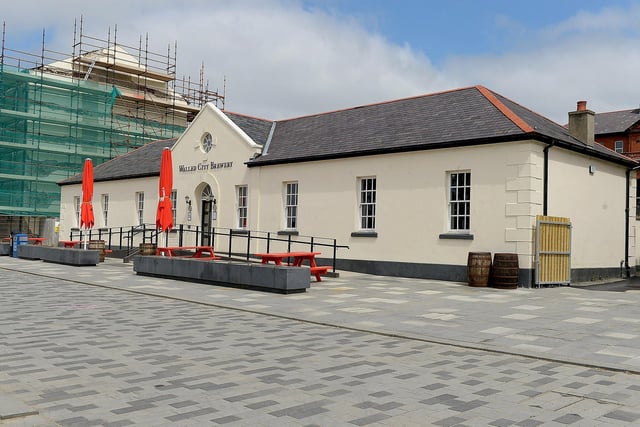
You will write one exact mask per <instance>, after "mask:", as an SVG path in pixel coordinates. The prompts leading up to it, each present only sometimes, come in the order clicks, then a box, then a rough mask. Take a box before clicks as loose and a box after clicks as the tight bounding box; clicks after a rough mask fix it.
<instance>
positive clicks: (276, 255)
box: [255, 252, 330, 282]
mask: <svg viewBox="0 0 640 427" xmlns="http://www.w3.org/2000/svg"><path fill="white" fill-rule="evenodd" d="M321 253H322V252H269V253H264V254H255V255H256V256H257V257H260V258H261V259H262V263H263V264H268V263H269V261H272V262H273V263H275V264H276V265H282V261H283V260H285V259H291V258H293V261H290V262H289V263H288V264H287V265H290V266H293V267H301V266H302V263H303V262H304V261H309V269H310V271H311V275H313V276H315V277H316V281H318V282H321V281H322V279H321V278H320V275H322V274H327V272H328V271H329V268H330V267H328V266H324V265H320V266H319V265H316V255H320V254H321Z"/></svg>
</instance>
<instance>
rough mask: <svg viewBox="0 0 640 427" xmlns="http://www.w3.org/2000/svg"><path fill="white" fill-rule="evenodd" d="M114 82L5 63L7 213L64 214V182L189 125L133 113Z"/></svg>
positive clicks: (0, 181) (0, 126) (0, 201)
mask: <svg viewBox="0 0 640 427" xmlns="http://www.w3.org/2000/svg"><path fill="white" fill-rule="evenodd" d="M121 96H122V94H121V92H120V91H119V90H118V88H117V87H115V86H113V85H107V84H100V83H96V82H91V81H84V80H80V79H75V78H71V77H66V76H55V75H48V74H45V73H42V72H39V71H36V70H25V69H19V68H15V67H9V66H6V65H1V64H0V214H6V215H27V216H54V217H55V216H59V212H60V188H59V186H58V185H57V184H56V183H57V182H59V181H61V180H63V179H65V178H68V177H70V176H73V175H75V174H78V173H80V172H81V171H82V166H83V162H84V159H85V158H87V157H89V158H91V159H92V160H93V162H94V165H98V164H100V163H103V162H105V161H107V160H109V159H111V158H113V157H116V156H118V155H121V154H124V153H126V152H127V151H130V150H132V149H134V148H137V147H139V146H141V145H144V144H145V143H147V142H150V141H155V140H158V139H168V138H174V137H177V136H179V135H180V134H181V133H182V132H183V131H184V129H185V127H184V126H180V125H176V124H174V123H167V122H164V123H163V122H159V121H154V120H148V119H147V118H146V117H142V118H140V117H135V116H131V115H127V114H125V112H124V109H123V107H118V106H117V103H118V102H119V99H121Z"/></svg>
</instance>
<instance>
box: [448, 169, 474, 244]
mask: <svg viewBox="0 0 640 427" xmlns="http://www.w3.org/2000/svg"><path fill="white" fill-rule="evenodd" d="M447 182H448V184H447V194H448V195H447V203H448V229H449V231H450V232H453V233H465V234H468V233H469V232H470V231H471V171H469V170H463V171H450V172H448V173H447Z"/></svg>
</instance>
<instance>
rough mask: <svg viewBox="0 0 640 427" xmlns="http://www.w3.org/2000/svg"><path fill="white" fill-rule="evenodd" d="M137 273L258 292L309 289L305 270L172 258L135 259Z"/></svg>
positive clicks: (151, 257)
mask: <svg viewBox="0 0 640 427" xmlns="http://www.w3.org/2000/svg"><path fill="white" fill-rule="evenodd" d="M133 271H135V272H136V273H137V274H140V275H145V276H155V277H167V278H171V279H177V280H186V281H191V282H199V283H208V284H213V285H220V286H230V287H240V288H247V289H257V290H261V291H269V292H279V293H284V294H288V293H293V292H304V291H305V290H306V289H307V288H309V286H310V282H311V280H310V277H311V276H310V274H309V268H307V267H286V266H279V265H273V264H252V263H243V262H229V261H209V260H198V259H188V258H176V257H161V256H141V255H139V256H136V257H135V258H134V259H133Z"/></svg>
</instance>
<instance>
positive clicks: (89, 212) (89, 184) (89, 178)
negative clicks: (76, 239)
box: [80, 159, 95, 249]
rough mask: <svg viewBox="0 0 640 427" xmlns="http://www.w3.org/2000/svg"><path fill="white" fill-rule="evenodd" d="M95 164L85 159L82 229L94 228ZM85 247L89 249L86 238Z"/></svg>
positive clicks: (81, 209)
mask: <svg viewBox="0 0 640 427" xmlns="http://www.w3.org/2000/svg"><path fill="white" fill-rule="evenodd" d="M92 199H93V163H92V162H91V159H85V161H84V170H83V171H82V204H81V205H80V228H83V227H84V228H85V229H87V230H88V229H89V228H93V224H94V221H95V220H94V217H93V205H92V204H91V200H92ZM84 247H85V249H86V248H87V239H86V236H85V241H84Z"/></svg>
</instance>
